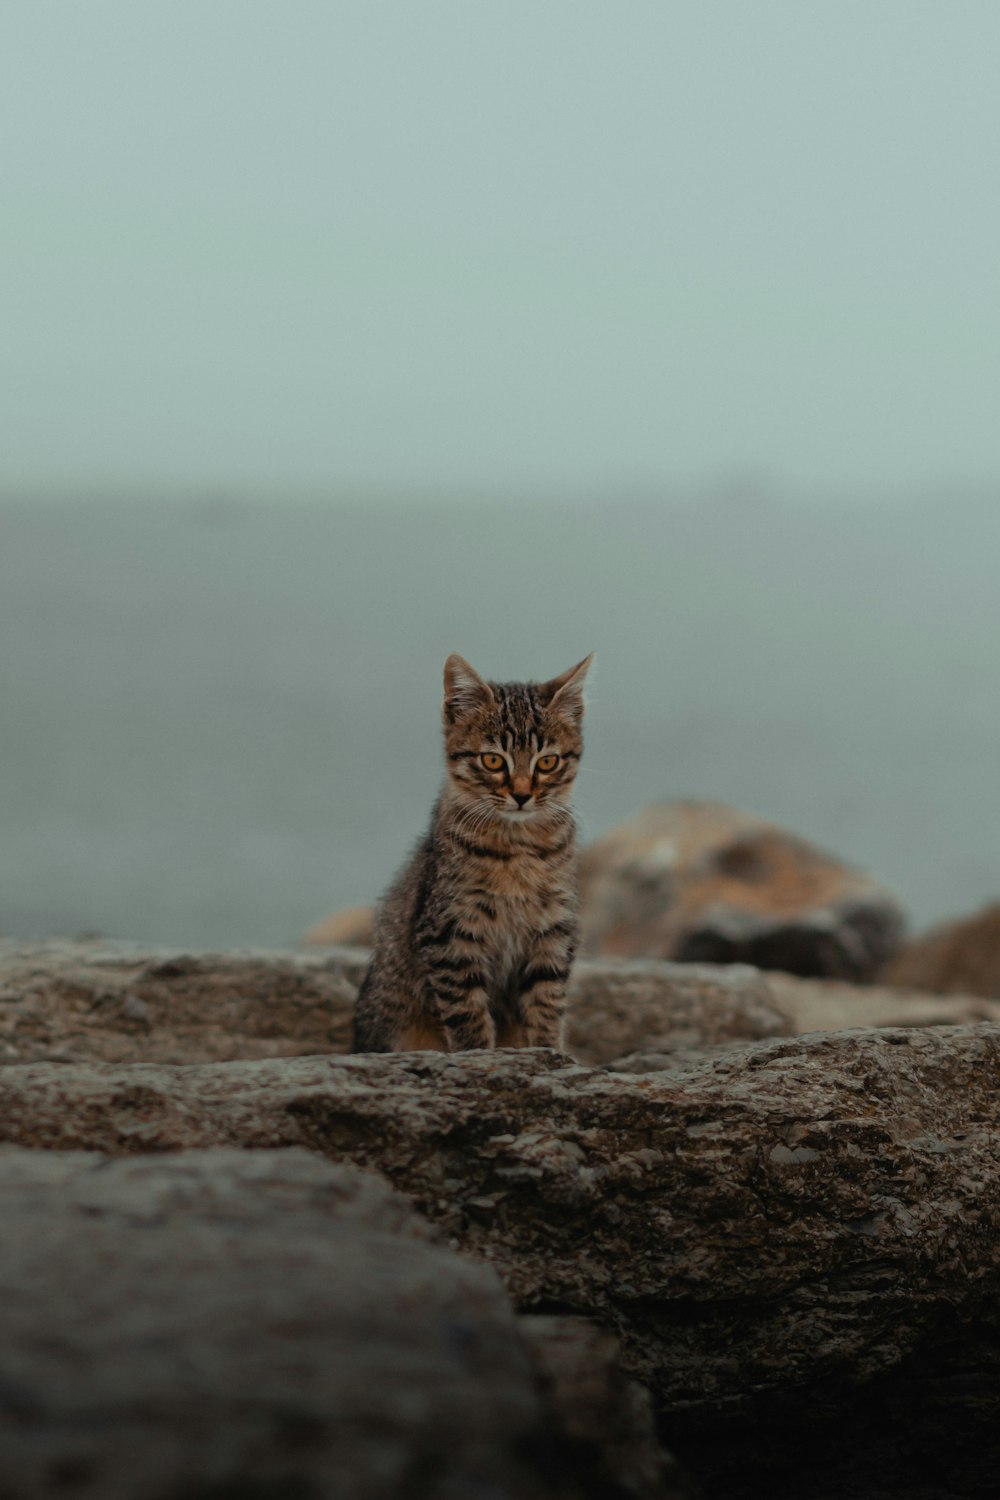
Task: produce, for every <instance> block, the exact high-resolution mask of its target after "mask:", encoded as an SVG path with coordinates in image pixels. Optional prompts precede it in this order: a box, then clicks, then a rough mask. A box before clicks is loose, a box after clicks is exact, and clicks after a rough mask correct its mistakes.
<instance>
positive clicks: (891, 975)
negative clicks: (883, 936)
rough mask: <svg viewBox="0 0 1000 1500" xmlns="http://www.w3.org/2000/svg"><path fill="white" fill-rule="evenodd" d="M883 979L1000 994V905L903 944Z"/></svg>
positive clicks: (923, 986) (940, 989)
mask: <svg viewBox="0 0 1000 1500" xmlns="http://www.w3.org/2000/svg"><path fill="white" fill-rule="evenodd" d="M880 979H881V981H882V982H883V983H884V984H891V985H904V986H906V987H907V988H909V989H914V990H930V991H931V992H932V993H934V994H943V995H946V994H953V993H955V992H956V991H958V992H962V993H964V994H967V995H988V996H993V997H996V998H1000V903H998V904H997V905H994V906H987V907H986V908H985V910H983V911H981V912H977V913H976V915H975V916H972V917H965V918H963V919H961V920H960V921H955V922H945V923H943V924H942V925H941V926H940V927H935V928H933V929H932V930H931V931H930V932H928V933H925V934H924V935H923V936H921V937H915V938H912V939H911V940H910V941H909V942H908V943H904V945H903V946H902V947H901V948H900V950H899V952H898V953H896V954H895V955H894V957H892V958H890V959H889V961H888V963H887V964H886V965H885V967H884V968H883V970H882V973H881V975H880Z"/></svg>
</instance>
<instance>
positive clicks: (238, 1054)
mask: <svg viewBox="0 0 1000 1500" xmlns="http://www.w3.org/2000/svg"><path fill="white" fill-rule="evenodd" d="M367 962H368V954H367V953H365V952H363V951H358V950H353V949H339V950H338V951H337V953H336V954H318V953H317V954H304V953H298V952H296V953H288V954H274V953H271V954H253V953H246V954H200V955H195V954H188V953H161V954H150V953H149V952H148V950H141V949H137V948H135V947H133V946H131V945H129V944H125V943H116V944H108V943H95V942H85V943H72V942H66V941H54V942H48V943H35V944H22V943H16V942H13V941H10V940H7V941H0V986H2V989H3V991H4V992H5V995H6V998H3V997H0V1065H2V1064H3V1062H5V1061H7V1062H12V1061H28V1060H29V1059H31V1060H34V1059H37V1060H43V1059H47V1060H49V1061H55V1060H56V1059H57V1058H59V1057H62V1058H65V1059H73V1058H76V1059H83V1058H92V1059H94V1060H101V1061H105V1062H128V1061H139V1060H149V1059H154V1058H155V1059H156V1060H157V1061H161V1062H176V1063H184V1062H206V1061H209V1060H213V1059H217V1060H219V1061H224V1060H227V1059H235V1058H251V1057H294V1056H300V1055H303V1054H308V1055H311V1054H315V1053H317V1052H343V1051H346V1050H347V1048H348V1047H349V1046H350V1037H351V1015H352V1011H353V1007H354V997H355V994H356V993H357V986H358V983H359V982H360V976H361V975H362V974H363V972H364V969H365V967H366V965H367ZM6 1049H10V1050H6Z"/></svg>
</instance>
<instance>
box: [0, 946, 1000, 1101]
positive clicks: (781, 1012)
mask: <svg viewBox="0 0 1000 1500" xmlns="http://www.w3.org/2000/svg"><path fill="white" fill-rule="evenodd" d="M369 956H370V955H369V953H368V951H367V950H366V949H362V948H330V949H327V950H326V951H324V952H322V953H321V952H319V951H318V950H317V951H315V952H301V951H295V952H290V953H264V952H261V953H222V954H211V953H202V954H191V953H158V954H151V953H149V952H148V951H146V950H143V949H139V948H136V947H135V946H133V945H131V944H127V943H115V944H107V943H95V942H89V943H88V942H82V943H72V942H62V941H56V942H48V943H34V944H21V943H15V942H11V941H6V942H4V941H0V1066H2V1065H3V1064H5V1063H6V1064H8V1065H12V1064H17V1063H24V1062H60V1063H66V1062H84V1061H88V1060H89V1061H94V1062H122V1063H125V1062H163V1063H188V1062H213V1061H214V1062H226V1061H238V1060H252V1059H254V1058H265V1057H297V1056H314V1055H317V1054H325V1053H343V1052H346V1051H347V1049H348V1047H349V1046H350V1040H351V1016H352V1011H353V1006H354V998H355V995H356V993H357V987H358V984H359V983H360V981H361V976H362V975H363V974H364V971H365V968H366V966H367V963H368V959H369ZM981 1020H1000V1001H990V1000H984V999H979V998H976V997H975V996H972V997H969V996H952V995H949V996H945V997H941V998H934V999H932V998H930V997H928V996H927V995H922V994H914V993H909V994H907V993H905V992H901V991H893V990H887V989H872V988H868V987H864V988H859V987H857V986H854V985H848V984H838V983H835V982H832V981H820V980H801V979H794V978H791V977H789V976H787V975H780V974H765V973H762V972H761V971H760V970H759V969H753V968H750V967H749V966H747V965H741V964H726V965H712V964H674V963H664V962H660V961H657V960H653V959H598V960H587V959H581V960H580V961H579V962H578V963H577V964H576V966H575V968H574V971H573V976H572V979H571V984H570V1011H569V1018H568V1025H567V1047H568V1050H569V1051H570V1052H571V1053H572V1055H573V1056H574V1057H576V1058H578V1059H579V1060H580V1061H581V1062H585V1063H591V1064H595V1065H600V1066H605V1067H611V1066H613V1067H616V1068H624V1069H625V1070H626V1071H643V1070H647V1069H658V1068H661V1067H663V1066H666V1065H670V1066H672V1065H673V1062H674V1061H675V1060H679V1061H682V1062H690V1061H692V1060H694V1059H695V1058H696V1057H704V1056H708V1055H713V1054H714V1053H715V1052H718V1051H722V1050H725V1049H726V1048H729V1047H735V1046H740V1045H743V1044H745V1043H746V1042H752V1041H761V1040H766V1039H767V1038H769V1037H778V1036H793V1035H796V1034H798V1033H799V1032H803V1031H832V1030H835V1029H838V1028H841V1027H851V1026H862V1025H867V1026H921V1025H946V1024H952V1025H955V1024H960V1023H964V1022H970V1021H981Z"/></svg>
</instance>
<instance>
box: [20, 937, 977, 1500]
mask: <svg viewBox="0 0 1000 1500" xmlns="http://www.w3.org/2000/svg"><path fill="white" fill-rule="evenodd" d="M363 962H364V955H363V954H358V953H350V952H338V953H334V952H331V953H326V954H315V955H311V956H309V957H308V958H301V957H295V956H291V955H282V956H277V955H272V956H265V955H247V956H227V957H224V958H211V957H206V956H202V957H191V956H183V955H149V954H140V953H138V952H135V951H131V950H122V949H114V948H102V947H98V946H89V947H82V948H77V947H74V946H72V945H54V946H47V947H42V948H34V949H32V948H25V947H16V946H12V945H6V946H5V947H2V948H0V1038H2V1042H0V1045H4V1046H6V1048H7V1049H8V1050H7V1053H6V1056H7V1060H8V1066H6V1067H4V1068H2V1069H0V1140H2V1141H3V1142H5V1143H6V1146H5V1148H4V1149H3V1151H2V1152H0V1182H2V1184H3V1186H2V1189H0V1190H2V1191H3V1195H4V1201H5V1204H6V1205H8V1206H7V1207H6V1208H5V1231H6V1227H7V1226H14V1229H13V1230H11V1231H10V1232H5V1235H4V1237H3V1240H2V1243H0V1325H2V1331H0V1443H2V1445H3V1449H4V1452H5V1454H9V1455H10V1462H9V1463H8V1464H7V1465H6V1469H5V1480H6V1479H7V1478H8V1475H9V1476H11V1477H10V1481H9V1484H8V1492H9V1494H10V1495H11V1496H13V1497H15V1500H20V1497H29V1496H32V1497H33V1496H35V1495H42V1494H46V1495H47V1494H49V1493H55V1492H56V1490H57V1488H58V1487H59V1486H60V1485H61V1486H62V1487H63V1489H65V1488H66V1487H67V1486H68V1485H72V1487H73V1493H74V1494H76V1495H79V1496H83V1497H86V1500H99V1497H100V1500H103V1497H104V1496H109V1497H114V1496H116V1495H117V1494H119V1493H120V1494H122V1495H123V1496H124V1495H129V1494H135V1493H155V1494H156V1496H157V1497H163V1500H172V1497H174V1496H180V1495H182V1494H183V1495H185V1496H187V1495H196V1496H199V1497H203V1500H207V1497H208V1496H213V1497H215V1496H221V1495H235V1494H240V1495H242V1494H253V1495H254V1496H274V1497H277V1496H278V1495H281V1496H284V1495H295V1496H301V1497H304V1500H320V1497H325V1496H328V1495H329V1496H338V1497H339V1496H341V1495H344V1496H349V1497H353V1496H355V1495H357V1496H365V1497H372V1500H374V1497H383V1496H385V1497H388V1496H390V1495H392V1496H395V1495H401V1496H406V1495H410V1494H412V1495H419V1496H421V1497H432V1500H437V1497H441V1500H458V1497H459V1496H462V1497H464V1496H466V1495H470V1496H474V1495H486V1494H489V1495H491V1496H496V1497H505V1496H508V1495H509V1496H511V1497H516V1496H521V1495H524V1496H527V1497H531V1496H534V1495H536V1494H538V1495H543V1494H544V1495H551V1496H558V1497H562V1496H565V1497H566V1500H571V1497H574V1496H588V1497H591V1496H592V1497H595V1500H596V1497H598V1496H607V1497H612V1496H613V1497H627V1496H635V1497H640V1496H641V1497H648V1500H655V1497H657V1496H668V1495H675V1494H678V1493H681V1492H682V1491H683V1492H684V1493H685V1494H692V1495H698V1494H700V1495H703V1496H704V1497H706V1500H715V1497H719V1500H722V1497H723V1496H725V1497H727V1500H739V1497H741V1496H748V1497H749V1496H758V1495H760V1496H765V1495H766V1496H768V1497H769V1500H782V1497H786V1500H792V1497H796V1500H799V1497H804V1496H809V1497H810V1500H823V1497H827V1500H834V1497H837V1496H842V1495H848V1494H850V1495H851V1496H854V1497H861V1500H876V1497H882V1500H886V1497H890V1496H891V1497H900V1500H902V1497H903V1496H907V1497H921V1500H930V1497H932V1496H933V1497H934V1500H943V1497H948V1496H951V1497H954V1500H958V1497H959V1496H963V1497H964V1496H975V1495H982V1496H984V1497H985V1496H986V1495H990V1494H992V1493H994V1486H995V1476H996V1473H997V1471H998V1467H1000V1427H998V1424H997V1422H996V1411H997V1403H998V1400H1000V1363H998V1360H997V1354H996V1351H997V1347H998V1344H1000V1311H998V1309H1000V1234H998V1228H1000V1088H998V1084H1000V1015H998V1014H995V1010H996V1005H995V1002H990V1001H987V1000H972V999H961V998H958V999H953V998H951V997H941V998H937V997H929V996H926V995H925V996H921V997H918V998H915V997H912V996H911V997H908V996H905V995H898V994H895V993H893V992H889V991H874V992H870V991H865V990H858V989H852V988H851V987H850V986H832V987H830V986H823V985H821V984H817V983H815V982H804V981H800V980H792V979H782V978H781V977H780V976H774V975H769V976H764V975H762V974H760V973H759V972H758V971H757V970H753V969H748V968H741V967H736V968H732V969H711V968H710V967H709V966H704V967H702V966H695V967H693V968H683V967H682V968H678V967H677V966H674V965H669V964H657V963H652V962H646V963H638V964H623V963H605V964H602V963H594V964H591V965H586V966H581V969H580V972H579V974H578V976H577V979H576V982H575V991H574V1017H573V1024H572V1026H571V1028H570V1039H571V1043H572V1045H573V1048H574V1051H575V1052H576V1056H577V1060H575V1061H574V1060H572V1059H571V1058H569V1057H565V1056H561V1055H559V1054H557V1053H551V1052H545V1051H524V1052H513V1051H504V1052H494V1053H469V1054H466V1055H461V1056H447V1055H441V1054H434V1053H411V1054H406V1055H400V1056H394V1057H349V1056H343V1055H339V1053H340V1052H341V1051H342V1049H343V1046H344V1045H345V1042H346V1034H347V1025H348V1020H349V1010H350V1000H351V995H352V993H353V986H354V985H355V983H356V981H357V977H358V974H359V972H360V968H361V967H362V965H363ZM824 1007H825V1010H824ZM919 1007H923V1009H922V1010H921V1009H919ZM824 1014H825V1015H826V1016H827V1019H828V1025H829V1026H831V1027H840V1026H843V1025H844V1024H845V1022H846V1023H848V1024H851V1026H852V1028H853V1029H849V1030H837V1029H829V1030H822V1029H815V1024H814V1023H815V1022H816V1021H817V1019H821V1018H822V1016H823V1015H824ZM865 1016H867V1019H868V1020H869V1022H871V1023H873V1024H870V1025H860V1026H859V1025H858V1023H859V1022H861V1021H862V1020H863V1018H864V1017H865ZM924 1023H929V1024H924ZM949 1023H958V1024H949ZM797 1032H798V1033H802V1034H798V1035H797V1034H795V1033H797ZM291 1053H298V1054H299V1055H289V1054H291ZM57 1059H58V1060H57ZM140 1059H141V1060H140ZM208 1059H215V1060H208ZM234 1147H236V1148H240V1150H238V1151H236V1152H234V1151H233V1148H234ZM25 1148H33V1149H25ZM247 1148H252V1150H251V1151H250V1152H248V1151H247ZM56 1153H59V1154H56ZM91 1153H99V1154H97V1155H94V1154H91ZM164 1153H182V1154H180V1155H175V1156H168V1155H164ZM115 1158H119V1160H114V1159H115ZM121 1158H125V1159H124V1160H122V1159H121ZM185 1289H187V1290H185ZM654 1423H655V1428H654ZM660 1443H665V1444H666V1446H667V1448H668V1449H669V1450H671V1451H672V1452H673V1453H675V1454H676V1455H677V1456H678V1457H679V1459H680V1462H681V1465H682V1470H683V1471H684V1472H686V1474H687V1475H688V1476H689V1478H688V1479H686V1480H684V1481H683V1483H682V1481H681V1480H680V1479H679V1478H678V1474H677V1472H676V1471H675V1470H673V1469H672V1468H671V1467H670V1463H669V1461H668V1459H667V1457H666V1455H665V1453H664V1452H663V1450H662V1448H661V1447H660V1446H659V1445H660ZM144 1465H145V1467H144ZM116 1485H117V1486H118V1488H117V1489H116V1488H115V1486H116Z"/></svg>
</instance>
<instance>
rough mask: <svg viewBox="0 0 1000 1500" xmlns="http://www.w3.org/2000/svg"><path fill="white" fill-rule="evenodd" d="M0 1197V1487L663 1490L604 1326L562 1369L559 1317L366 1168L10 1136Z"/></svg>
mask: <svg viewBox="0 0 1000 1500" xmlns="http://www.w3.org/2000/svg"><path fill="white" fill-rule="evenodd" d="M0 1195H2V1197H3V1202H4V1233H3V1236H2V1239H0V1365H2V1377H0V1451H2V1455H3V1458H2V1464H3V1484H2V1489H3V1494H4V1496H5V1500H6V1497H10V1500H36V1497H42V1496H54V1495H56V1494H64V1493H67V1492H72V1494H73V1495H74V1496H79V1497H81V1500H119V1497H120V1500H132V1497H135V1496H139V1495H155V1496H156V1497H157V1500H174V1497H176V1500H188V1497H189V1496H199V1497H207V1496H209V1495H211V1496H213V1497H216V1496H223V1495H227V1496H228V1495H233V1496H235V1495H241V1496H242V1495H246V1496H261V1497H263V1496H265V1495H266V1496H274V1497H278V1496H281V1497H286V1496H287V1497H292V1496H296V1497H298V1496H301V1497H309V1500H324V1497H329V1500H352V1497H355V1496H357V1497H363V1500H380V1497H385V1500H396V1497H406V1496H408V1495H413V1496H419V1497H420V1500H461V1497H464V1496H475V1495H481V1496H484V1497H485V1496H487V1495H488V1496H490V1497H494V1496H495V1497H497V1500H502V1497H509V1500H522V1497H529V1500H534V1497H537V1500H545V1497H548V1496H551V1495H555V1496H558V1497H561V1500H573V1497H581V1500H583V1497H595V1500H596V1496H597V1495H598V1494H609V1493H612V1492H613V1493H614V1494H616V1495H621V1496H623V1497H625V1496H634V1497H636V1500H641V1497H647V1496H648V1497H649V1500H652V1497H653V1496H654V1495H656V1496H665V1495H666V1493H667V1492H666V1490H665V1489H661V1488H658V1487H657V1485H658V1479H659V1475H660V1474H661V1472H662V1471H663V1468H664V1460H663V1456H662V1454H661V1453H660V1450H659V1448H658V1445H657V1442H656V1439H655V1436H654V1434H653V1429H652V1421H651V1417H650V1413H649V1410H648V1405H647V1406H646V1407H643V1406H642V1403H641V1397H639V1396H637V1395H636V1394H635V1393H634V1391H633V1388H632V1387H631V1385H630V1384H629V1383H628V1382H627V1381H626V1380H625V1379H624V1377H622V1376H621V1375H620V1373H615V1372H614V1362H615V1348H614V1345H613V1342H612V1344H611V1345H607V1344H605V1345H603V1346H602V1347H601V1348H599V1349H598V1348H597V1347H596V1346H595V1340H597V1339H598V1338H599V1335H597V1334H596V1333H595V1334H594V1336H593V1338H592V1339H591V1340H590V1341H589V1343H588V1341H587V1339H586V1337H583V1338H582V1339H581V1340H578V1343H577V1348H576V1351H575V1353H574V1350H573V1349H572V1348H570V1349H569V1351H568V1353H567V1351H566V1350H565V1348H564V1350H563V1354H564V1365H565V1368H564V1369H563V1370H562V1371H561V1372H560V1373H559V1374H558V1375H557V1376H555V1377H553V1374H552V1364H553V1360H552V1357H551V1353H550V1352H549V1351H550V1349H551V1345H552V1342H553V1338H554V1334H553V1333H552V1332H551V1331H550V1332H549V1333H548V1334H547V1335H546V1337H545V1338H544V1339H543V1338H542V1337H541V1336H540V1334H539V1331H538V1330H537V1329H534V1330H532V1333H531V1336H530V1337H529V1338H527V1339H525V1338H524V1337H523V1335H522V1329H521V1325H520V1323H519V1320H518V1319H517V1317H516V1315H515V1313H514V1310H513V1308H512V1307H511V1305H510V1302H509V1299H508V1297H507V1296H506V1294H505V1293H504V1291H503V1288H502V1287H501V1285H500V1282H499V1281H498V1279H497V1277H496V1275H495V1273H494V1272H493V1271H491V1270H490V1269H488V1268H487V1267H485V1266H482V1265H479V1266H477V1265H475V1264H474V1263H472V1262H471V1261H469V1260H464V1259H462V1258H461V1257H459V1256H458V1255H456V1254H455V1253H454V1252H452V1251H449V1250H447V1249H445V1248H443V1247H439V1246H436V1245H432V1244H430V1243H427V1242H426V1241H427V1233H426V1229H425V1228H424V1226H423V1225H422V1223H421V1221H420V1220H418V1219H417V1218H416V1217H415V1216H414V1214H413V1213H412V1210H410V1209H409V1208H408V1207H407V1206H406V1204H405V1203H404V1202H403V1201H402V1200H401V1199H399V1197H398V1196H397V1195H396V1194H395V1193H393V1191H392V1190H391V1189H390V1188H388V1187H387V1186H386V1184H385V1183H384V1182H383V1181H382V1180H381V1179H380V1178H377V1177H375V1176H373V1175H372V1174H370V1173H366V1172H359V1171H358V1170H357V1169H356V1168H354V1167H349V1166H348V1167H345V1166H333V1165H330V1164H329V1163H325V1162H323V1161H322V1160H320V1159H319V1158H318V1157H316V1156H314V1155H311V1154H309V1153H306V1152H303V1151H283V1152H274V1151H262V1152H255V1153H249V1152H243V1151H228V1150H210V1151H205V1152H187V1153H184V1154H183V1155H180V1156H166V1157H163V1156H158V1157H138V1158H131V1159H128V1160H125V1161H117V1162H114V1161H111V1162H109V1161H108V1160H107V1159H106V1158H103V1157H101V1156H97V1155H93V1154H88V1153H80V1152H70V1153H67V1154H60V1155H47V1154H45V1153H38V1152H26V1151H17V1150H13V1151H12V1150H10V1149H7V1150H3V1151H0ZM555 1321H556V1322H557V1323H558V1321H559V1320H555ZM564 1343H565V1340H564ZM543 1351H544V1357H543ZM574 1358H579V1359H583V1358H586V1360H587V1369H585V1370H579V1369H577V1370H574V1368H573V1360H574ZM630 1400H631V1402H632V1404H631V1405H630V1404H629V1402H630ZM647 1402H648V1398H647ZM636 1403H638V1405H637V1404H636ZM578 1408H579V1409H578ZM605 1426H606V1427H607V1430H608V1432H609V1434H610V1437H609V1441H608V1443H607V1444H606V1445H604V1446H602V1442H601V1438H600V1433H601V1430H602V1427H605ZM625 1434H627V1436H628V1438H629V1440H630V1442H632V1443H633V1444H634V1446H635V1451H633V1452H622V1451H621V1448H622V1440H623V1436H624V1435H625ZM584 1460H586V1461H587V1462H589V1464H590V1466H591V1467H590V1470H589V1471H588V1470H587V1469H586V1468H585V1466H584ZM597 1475H599V1476H602V1478H605V1479H606V1482H607V1483H608V1484H611V1483H614V1484H617V1486H618V1487H617V1488H616V1489H614V1490H613V1491H612V1490H611V1489H608V1488H605V1489H598V1488H597V1487H596V1485H595V1483H594V1482H593V1480H594V1476H597ZM671 1493H673V1492H671Z"/></svg>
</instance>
